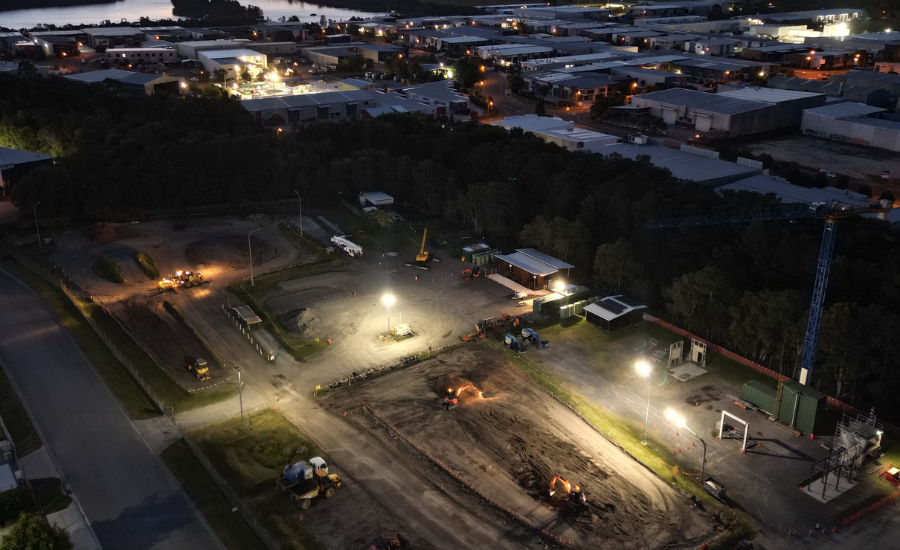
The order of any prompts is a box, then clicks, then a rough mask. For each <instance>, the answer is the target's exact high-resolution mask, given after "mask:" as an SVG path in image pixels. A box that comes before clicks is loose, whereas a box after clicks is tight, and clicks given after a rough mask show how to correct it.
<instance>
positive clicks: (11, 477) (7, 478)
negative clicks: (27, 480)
mask: <svg viewBox="0 0 900 550" xmlns="http://www.w3.org/2000/svg"><path fill="white" fill-rule="evenodd" d="M18 486H19V484H18V483H16V475H15V474H14V473H13V471H12V468H11V467H10V464H9V463H8V462H4V463H3V464H0V493H2V492H4V491H9V490H10V489H15V488H16V487H18Z"/></svg>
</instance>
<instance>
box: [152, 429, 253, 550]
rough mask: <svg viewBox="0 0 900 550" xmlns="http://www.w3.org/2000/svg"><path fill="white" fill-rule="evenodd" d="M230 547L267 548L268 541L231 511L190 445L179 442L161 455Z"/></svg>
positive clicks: (234, 549)
mask: <svg viewBox="0 0 900 550" xmlns="http://www.w3.org/2000/svg"><path fill="white" fill-rule="evenodd" d="M160 457H161V458H162V460H163V462H165V463H166V466H168V468H169V470H170V471H171V472H172V474H173V475H174V476H175V478H176V479H177V480H178V482H179V483H181V486H182V487H183V488H184V490H185V492H186V493H187V494H188V496H190V497H191V500H193V501H194V504H196V505H197V508H198V509H199V510H200V513H201V514H203V517H204V518H206V521H207V523H209V525H210V526H211V527H212V529H213V531H215V533H216V535H218V537H219V540H221V541H222V544H224V545H225V547H226V548H228V550H266V546H265V544H263V542H262V541H261V540H259V537H257V536H256V533H255V532H254V531H253V529H252V528H251V527H250V525H248V524H247V522H246V521H244V518H243V517H242V516H241V515H240V514H238V513H236V512H232V511H231V503H229V502H228V499H227V498H226V497H225V494H224V493H222V491H221V489H219V486H218V485H216V482H215V481H213V478H212V477H210V475H209V474H208V473H207V472H206V470H205V469H203V466H202V465H201V464H200V462H198V461H197V458H196V457H195V456H194V455H193V453H191V451H190V449H188V448H187V446H186V445H185V444H184V443H183V442H181V441H179V442H177V443H175V444H174V445H172V446H170V447H169V448H168V449H166V450H164V451H163V452H162V454H161V455H160Z"/></svg>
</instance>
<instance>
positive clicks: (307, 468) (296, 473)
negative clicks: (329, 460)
mask: <svg viewBox="0 0 900 550" xmlns="http://www.w3.org/2000/svg"><path fill="white" fill-rule="evenodd" d="M319 470H323V471H324V472H325V473H326V474H327V473H328V464H326V463H325V461H324V460H323V459H322V457H319V456H317V457H314V458H310V459H309V462H307V461H305V460H301V461H299V462H295V463H294V464H291V465H290V466H285V467H284V472H283V473H282V474H281V477H279V478H278V480H277V481H276V483H277V484H278V487H280V488H281V490H282V491H286V490H288V489H289V488H290V487H292V486H294V485H296V484H298V483H300V482H302V481H304V480H307V479H312V478H313V476H314V475H315V473H316V472H317V471H319Z"/></svg>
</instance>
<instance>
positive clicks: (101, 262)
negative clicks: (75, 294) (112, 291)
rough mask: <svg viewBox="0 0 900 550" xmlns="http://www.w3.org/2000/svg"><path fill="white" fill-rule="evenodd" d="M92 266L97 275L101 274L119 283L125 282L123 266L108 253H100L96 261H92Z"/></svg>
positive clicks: (108, 279)
mask: <svg viewBox="0 0 900 550" xmlns="http://www.w3.org/2000/svg"><path fill="white" fill-rule="evenodd" d="M91 268H92V269H93V270H94V272H95V273H96V274H97V275H100V276H101V277H103V278H104V279H106V280H107V281H112V282H114V283H119V284H121V283H124V282H125V274H124V273H122V266H120V265H119V264H118V263H117V262H116V261H115V260H113V259H112V258H110V257H109V256H107V255H106V254H98V255H97V257H96V258H94V261H92V262H91Z"/></svg>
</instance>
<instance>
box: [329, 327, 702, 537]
mask: <svg viewBox="0 0 900 550" xmlns="http://www.w3.org/2000/svg"><path fill="white" fill-rule="evenodd" d="M468 382H471V383H472V384H473V386H475V388H477V389H478V390H481V391H482V392H483V396H482V395H480V394H479V392H478V391H477V390H471V389H466V390H464V391H462V392H461V393H460V394H459V398H458V399H459V404H458V406H456V407H455V408H452V409H450V410H449V411H448V410H445V408H444V407H443V406H442V404H443V403H444V397H445V395H446V394H447V390H448V388H451V389H452V388H459V387H462V386H465V385H467V384H468ZM363 402H364V403H366V404H367V405H368V407H369V408H371V409H372V410H373V411H375V412H377V414H378V415H379V416H380V417H381V418H383V419H385V421H386V422H388V423H389V424H390V425H392V426H394V427H395V428H396V430H397V431H398V432H399V433H401V434H402V435H404V436H405V437H407V438H409V439H410V440H411V441H412V442H413V443H414V444H416V445H418V446H420V447H421V448H423V449H425V450H426V451H427V452H428V453H429V454H431V455H432V456H433V457H435V458H436V459H437V460H439V461H441V462H443V463H444V464H446V465H447V467H449V468H450V469H452V470H454V471H455V472H457V473H458V474H460V476H461V477H462V478H463V479H465V480H467V481H469V482H470V483H472V485H474V486H477V487H479V489H480V490H481V491H482V492H483V493H489V497H490V498H491V499H492V500H494V501H495V502H497V503H498V504H499V505H500V506H502V507H505V508H509V509H512V510H516V511H517V513H518V514H519V515H520V516H522V517H525V518H527V520H528V521H529V522H530V523H531V524H533V525H539V526H541V528H542V529H545V530H547V531H548V532H550V533H553V534H554V535H556V536H559V537H560V538H562V539H565V540H569V541H572V542H573V543H574V545H575V546H576V547H580V548H634V549H642V548H648V549H658V548H670V547H684V546H689V545H691V544H692V543H697V542H699V541H701V538H702V537H703V536H704V535H705V534H706V533H708V532H709V530H710V528H711V524H710V523H709V520H708V519H707V518H704V517H702V516H701V515H699V514H698V513H697V512H696V511H694V510H692V509H690V508H689V507H688V506H687V504H686V500H687V499H686V498H685V497H684V496H683V495H681V494H680V493H678V492H677V491H675V490H674V489H672V488H671V487H670V486H668V485H667V484H665V483H664V482H663V481H662V480H660V479H659V478H657V477H656V476H654V475H653V474H651V473H650V472H649V471H647V470H646V469H645V468H644V467H643V466H641V465H640V464H637V463H636V462H635V461H634V460H633V459H631V458H630V457H629V456H627V455H626V454H624V453H623V452H621V451H620V450H619V449H618V448H617V447H615V446H614V445H612V444H611V443H610V442H609V441H608V440H606V439H605V438H604V437H603V436H602V435H600V434H599V433H598V432H597V431H596V430H594V429H593V428H592V427H590V426H588V425H587V424H586V423H585V422H584V421H582V420H581V419H580V418H578V417H577V416H576V415H575V414H573V413H572V412H571V411H570V410H569V409H568V408H566V407H564V406H563V405H561V404H560V403H559V402H558V401H556V400H555V399H553V398H552V397H551V396H549V395H548V394H546V393H545V392H543V391H542V390H541V389H540V388H539V387H537V386H536V385H535V384H534V383H533V382H532V381H531V379H529V378H528V377H527V376H525V375H524V374H523V373H522V371H521V370H520V369H518V368H517V367H515V366H514V365H513V364H512V363H510V362H509V361H508V360H507V359H506V357H505V356H504V355H503V354H500V353H498V352H497V351H495V350H493V349H491V348H489V347H488V346H486V345H483V344H476V345H471V346H467V347H464V348H460V349H457V350H454V351H452V352H448V353H445V354H442V355H441V356H439V357H438V358H436V359H433V360H430V361H426V362H424V363H422V364H420V365H416V366H413V367H409V368H406V369H403V370H400V371H397V372H394V373H391V374H389V375H385V376H382V377H379V378H376V379H373V380H368V381H364V382H362V383H360V384H358V385H356V386H351V387H349V388H342V389H340V390H338V391H337V392H336V393H335V394H334V395H332V396H331V397H330V398H329V399H328V403H329V404H330V406H331V407H333V408H334V410H336V411H339V410H347V409H348V408H352V407H353V406H354V405H356V404H358V403H363ZM554 473H559V474H560V475H561V476H562V477H564V478H566V479H568V480H569V481H570V482H571V484H572V485H573V486H574V485H580V486H581V488H582V489H583V490H584V491H585V493H586V495H587V502H586V504H585V506H583V507H572V506H569V505H568V504H567V503H566V499H565V496H564V494H563V493H564V491H563V489H562V487H561V486H560V485H557V487H556V491H557V493H556V494H554V495H553V496H552V497H551V496H550V494H549V493H550V491H549V488H550V481H551V479H552V478H553V475H554Z"/></svg>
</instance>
